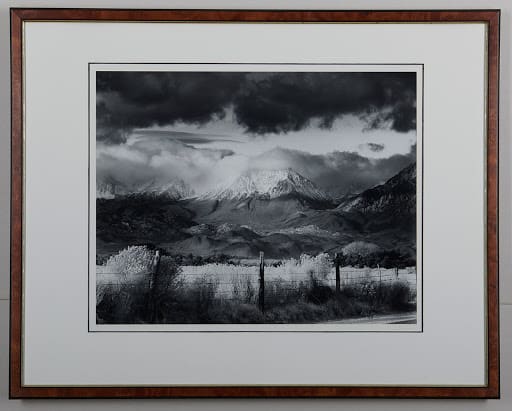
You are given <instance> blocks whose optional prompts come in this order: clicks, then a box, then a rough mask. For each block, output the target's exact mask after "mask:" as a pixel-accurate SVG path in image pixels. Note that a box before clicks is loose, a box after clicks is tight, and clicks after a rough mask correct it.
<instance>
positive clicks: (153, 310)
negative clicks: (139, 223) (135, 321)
mask: <svg viewBox="0 0 512 411" xmlns="http://www.w3.org/2000/svg"><path fill="white" fill-rule="evenodd" d="M159 266H160V250H156V252H155V256H154V257H153V261H152V263H151V283H150V290H149V295H150V301H149V307H150V310H149V312H150V318H151V322H152V323H154V322H155V321H156V316H157V303H156V298H157V288H158V268H159Z"/></svg>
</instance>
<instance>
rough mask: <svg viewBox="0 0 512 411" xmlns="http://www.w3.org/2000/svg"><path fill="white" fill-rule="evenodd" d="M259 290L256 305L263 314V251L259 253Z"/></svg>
mask: <svg viewBox="0 0 512 411" xmlns="http://www.w3.org/2000/svg"><path fill="white" fill-rule="evenodd" d="M259 285H260V289H259V295H258V305H259V307H260V310H261V312H262V313H264V312H265V259H264V254H263V251H260V284H259Z"/></svg>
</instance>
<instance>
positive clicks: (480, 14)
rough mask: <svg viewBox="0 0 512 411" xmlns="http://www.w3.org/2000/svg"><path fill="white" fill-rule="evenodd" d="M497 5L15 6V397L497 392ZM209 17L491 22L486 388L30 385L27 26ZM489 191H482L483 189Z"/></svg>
mask: <svg viewBox="0 0 512 411" xmlns="http://www.w3.org/2000/svg"><path fill="white" fill-rule="evenodd" d="M499 20H500V12H499V10H393V11H391V10H375V11H355V10H351V11H324V10H322V11H320V10H318V11H316V10H315V11H314V10H307V11H306V10H300V11H299V10H294V11H292V10H289V11H277V10H276V11H267V10H244V11H242V10H123V9H115V10H114V9H44V8H41V9H24V8H14V9H11V119H12V125H11V127H12V129H11V148H12V152H11V159H12V162H11V185H12V189H11V294H10V297H11V314H10V320H11V321H10V387H9V393H10V398H12V399H20V398H27V399H28V398H162V397H169V398H178V397H180V398H183V397H217V398H219V397H317V398H318V397H373V398H384V397H393V398H426V397H428V398H499V392H500V390H499V385H500V382H499V303H498V115H499V107H498V97H499V30H500V28H499V24H500V23H499ZM53 21H61V22H67V23H71V22H80V23H82V24H87V23H91V22H155V23H156V22H196V23H199V22H203V23H205V22H210V23H219V24H222V23H275V22H279V23H308V24H315V23H332V24H342V23H402V24H405V25H407V24H415V23H471V22H472V23H475V22H478V23H483V24H484V25H485V27H486V30H487V32H486V47H487V53H486V56H487V60H486V61H485V62H483V63H484V64H485V65H486V73H487V80H486V89H487V91H486V96H485V98H486V113H485V122H486V143H485V146H486V147H485V148H486V158H485V162H486V172H485V179H486V180H485V195H486V204H485V210H486V221H485V224H486V228H485V230H486V241H482V247H485V256H486V267H485V271H486V273H485V281H486V284H485V293H486V297H485V310H486V330H485V331H486V341H485V344H484V345H485V351H486V358H487V360H486V364H485V368H486V375H487V382H486V384H484V385H481V386H456V385H454V386H419V385H418V386H414V385H413V386H407V385H401V386H394V385H378V384H377V385H357V384H356V385H347V384H345V385H328V384H327V385H289V384H287V383H286V381H283V384H278V385H275V384H274V385H272V384H269V385H265V384H263V385H240V386H236V385H222V384H221V385H202V384H198V385H182V386H179V385H174V386H173V385H166V384H162V385H160V384H155V385H151V384H150V385H148V386H143V385H140V386H136V385H135V386H123V385H117V386H116V385H109V386H105V385H98V386H74V385H69V386H67V385H43V386H38V385H25V384H24V383H23V364H24V358H23V352H24V351H23V350H24V342H23V338H24V334H25V331H24V327H25V319H24V304H25V303H24V298H26V295H25V296H24V289H25V288H24V287H25V285H26V284H25V283H24V267H25V261H24V244H25V239H24V235H25V221H26V220H25V218H26V216H25V209H24V201H25V188H26V187H25V171H24V170H25V167H27V165H28V166H30V164H26V163H25V149H26V147H25V133H26V129H25V117H24V116H25V109H26V107H25V95H26V90H25V87H26V85H25V83H24V81H25V78H24V64H25V60H24V52H25V50H24V35H25V34H24V27H25V24H26V23H30V22H53ZM482 195H483V194H482Z"/></svg>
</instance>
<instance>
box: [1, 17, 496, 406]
mask: <svg viewBox="0 0 512 411" xmlns="http://www.w3.org/2000/svg"><path fill="white" fill-rule="evenodd" d="M376 23H385V24H376ZM11 42H12V43H11V45H12V55H11V69H12V70H11V74H12V218H11V224H12V233H11V234H12V235H11V339H10V395H11V397H12V398H42V397H66V398H70V397H80V398H85V397H115V398H135V397H465V398H496V397H498V396H499V339H498V256H497V253H498V236H497V215H498V213H497V211H498V202H497V198H498V165H497V160H498V75H499V10H457V11H454V10H450V11H442V10H436V11H410V10H409V11H256V10H252V11H235V10H201V11H200V10H101V9H12V10H11Z"/></svg>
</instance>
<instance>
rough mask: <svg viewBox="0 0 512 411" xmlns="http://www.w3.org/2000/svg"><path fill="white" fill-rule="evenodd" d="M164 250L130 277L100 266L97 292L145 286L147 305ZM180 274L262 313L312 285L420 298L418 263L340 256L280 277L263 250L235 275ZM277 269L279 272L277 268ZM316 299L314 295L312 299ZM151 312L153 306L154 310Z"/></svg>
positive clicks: (192, 270)
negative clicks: (397, 289) (405, 292)
mask: <svg viewBox="0 0 512 411" xmlns="http://www.w3.org/2000/svg"><path fill="white" fill-rule="evenodd" d="M159 264H160V253H159V251H156V252H155V256H154V258H153V261H152V263H151V264H150V268H149V269H148V270H144V271H141V272H138V273H132V274H130V275H127V274H126V273H120V272H114V271H108V267H105V266H97V272H96V284H97V300H98V293H99V294H101V289H102V288H110V289H112V288H119V289H121V288H122V287H142V288H145V289H146V290H147V291H149V292H148V306H151V304H152V300H153V299H154V296H155V294H156V293H157V284H158V277H159ZM183 268H186V270H184V271H182V272H181V273H179V274H178V276H177V278H176V280H177V281H180V282H181V284H182V285H185V286H189V287H191V288H194V285H196V286H197V287H196V290H197V292H198V293H208V294H209V295H210V297H212V298H213V297H216V298H221V299H223V300H226V301H238V302H244V303H250V304H256V305H257V306H258V308H259V310H260V311H261V312H263V313H264V312H265V309H266V308H267V306H268V305H269V303H270V304H271V305H275V304H276V301H277V303H279V302H280V301H281V302H286V300H288V299H290V298H299V297H305V296H306V295H309V296H311V293H308V291H309V290H311V287H312V286H314V287H317V289H320V290H324V292H328V294H329V295H341V293H342V292H343V291H344V290H346V289H350V288H353V287H362V288H364V292H366V293H374V294H375V295H376V297H377V298H379V295H380V294H381V292H382V289H383V287H385V286H387V285H392V284H396V283H401V284H403V285H406V286H407V287H408V288H409V290H410V297H409V299H410V301H414V300H415V298H416V287H417V275H416V269H415V268H414V267H409V268H401V269H400V268H398V267H395V268H381V267H380V266H377V267H373V268H369V267H365V268H354V267H342V266H341V264H340V258H339V257H338V255H337V254H336V255H335V256H334V258H333V259H332V270H330V271H329V272H328V273H325V272H324V273H318V272H315V271H313V270H311V271H309V272H287V273H286V276H277V275H276V274H275V272H273V273H271V275H270V276H269V275H266V271H267V270H266V269H267V268H269V267H267V266H266V264H265V258H264V253H263V252H260V256H259V264H258V265H257V266H254V265H252V266H233V269H232V271H234V272H232V273H222V272H218V270H216V272H208V267H205V266H187V267H183ZM273 271H276V270H275V269H274V270H273ZM313 298H314V297H313ZM150 311H151V309H150ZM153 311H154V310H153Z"/></svg>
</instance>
